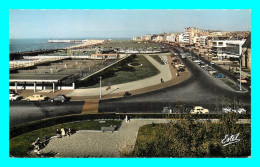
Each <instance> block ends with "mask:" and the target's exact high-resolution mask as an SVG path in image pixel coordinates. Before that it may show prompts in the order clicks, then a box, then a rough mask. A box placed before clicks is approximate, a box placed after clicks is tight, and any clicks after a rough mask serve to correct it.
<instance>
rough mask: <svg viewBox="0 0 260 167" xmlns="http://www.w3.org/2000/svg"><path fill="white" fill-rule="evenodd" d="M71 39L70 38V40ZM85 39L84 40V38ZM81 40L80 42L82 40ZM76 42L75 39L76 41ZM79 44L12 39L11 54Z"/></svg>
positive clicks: (10, 42)
mask: <svg viewBox="0 0 260 167" xmlns="http://www.w3.org/2000/svg"><path fill="white" fill-rule="evenodd" d="M68 39H70V38H68ZM77 39H78V38H77ZM82 39H83V38H82ZM82 39H79V40H82ZM84 39H105V38H84ZM110 39H111V40H129V39H131V38H110ZM74 40H75V39H74ZM78 44H79V43H76V44H75V43H48V39H46V38H45V39H43V38H41V39H35V38H34V39H10V40H9V52H10V53H14V52H25V51H31V50H39V49H61V48H66V47H69V46H74V45H78Z"/></svg>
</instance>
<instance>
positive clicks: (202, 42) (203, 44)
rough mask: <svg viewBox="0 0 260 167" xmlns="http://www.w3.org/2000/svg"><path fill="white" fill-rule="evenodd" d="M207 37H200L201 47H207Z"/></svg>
mask: <svg viewBox="0 0 260 167" xmlns="http://www.w3.org/2000/svg"><path fill="white" fill-rule="evenodd" d="M206 39H207V36H200V46H205V45H206Z"/></svg>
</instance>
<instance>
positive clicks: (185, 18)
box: [9, 9, 251, 39]
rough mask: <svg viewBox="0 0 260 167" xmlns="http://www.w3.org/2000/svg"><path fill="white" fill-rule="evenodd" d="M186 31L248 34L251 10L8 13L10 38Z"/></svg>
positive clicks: (31, 11) (118, 35) (45, 11)
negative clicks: (196, 29) (243, 32)
mask: <svg viewBox="0 0 260 167" xmlns="http://www.w3.org/2000/svg"><path fill="white" fill-rule="evenodd" d="M185 27H197V28H201V29H205V30H222V31H251V11H250V10H69V9H67V10H18V9H17V10H10V11H9V37H10V38H11V39H14V38H52V39H54V38H75V39H76V38H86V39H87V38H132V37H134V36H140V35H146V34H156V33H162V32H183V31H184V28H185Z"/></svg>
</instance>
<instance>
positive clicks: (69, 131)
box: [67, 128, 71, 136]
mask: <svg viewBox="0 0 260 167" xmlns="http://www.w3.org/2000/svg"><path fill="white" fill-rule="evenodd" d="M67 135H68V136H70V135H71V129H70V128H69V129H68V131H67Z"/></svg>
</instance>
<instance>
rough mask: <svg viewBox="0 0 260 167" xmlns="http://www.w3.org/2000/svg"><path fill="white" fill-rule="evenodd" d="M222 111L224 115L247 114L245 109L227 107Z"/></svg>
mask: <svg viewBox="0 0 260 167" xmlns="http://www.w3.org/2000/svg"><path fill="white" fill-rule="evenodd" d="M222 111H223V112H224V113H229V112H234V113H238V114H245V113H246V109H244V108H238V109H232V108H230V107H226V108H222Z"/></svg>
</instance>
